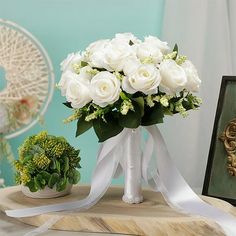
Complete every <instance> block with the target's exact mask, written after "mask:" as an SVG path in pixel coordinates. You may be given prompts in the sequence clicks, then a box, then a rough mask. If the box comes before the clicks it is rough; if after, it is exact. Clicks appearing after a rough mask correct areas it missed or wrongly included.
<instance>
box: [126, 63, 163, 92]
mask: <svg viewBox="0 0 236 236" xmlns="http://www.w3.org/2000/svg"><path fill="white" fill-rule="evenodd" d="M160 81H161V76H160V72H159V70H158V69H157V68H156V67H155V66H154V65H152V64H144V65H141V66H139V67H138V69H137V70H136V71H135V72H134V73H133V74H132V75H130V76H127V77H125V78H123V80H122V88H123V90H124V91H126V92H127V93H130V94H133V93H136V92H137V91H140V92H143V93H144V94H147V95H148V94H155V93H157V87H158V85H159V84H160Z"/></svg>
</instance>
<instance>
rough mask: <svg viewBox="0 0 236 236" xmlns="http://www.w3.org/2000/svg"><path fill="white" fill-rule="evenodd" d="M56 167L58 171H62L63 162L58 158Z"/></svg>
mask: <svg viewBox="0 0 236 236" xmlns="http://www.w3.org/2000/svg"><path fill="white" fill-rule="evenodd" d="M56 169H57V171H58V173H60V172H61V163H60V162H59V161H58V160H56Z"/></svg>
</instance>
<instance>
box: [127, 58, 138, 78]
mask: <svg viewBox="0 0 236 236" xmlns="http://www.w3.org/2000/svg"><path fill="white" fill-rule="evenodd" d="M141 65H142V64H141V62H140V60H138V58H137V57H132V58H131V57H130V58H128V59H127V60H126V61H125V63H124V66H123V72H124V74H125V75H128V76H129V75H131V74H133V73H134V72H135V71H136V70H137V69H138V67H139V66H141Z"/></svg>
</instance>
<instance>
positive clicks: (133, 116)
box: [119, 101, 141, 129]
mask: <svg viewBox="0 0 236 236" xmlns="http://www.w3.org/2000/svg"><path fill="white" fill-rule="evenodd" d="M132 104H133V106H134V111H131V110H129V111H128V113H127V114H126V115H122V114H120V116H119V125H120V126H122V127H125V128H132V129H134V128H137V127H139V126H140V124H141V110H140V107H139V105H138V103H137V102H134V101H133V102H132Z"/></svg>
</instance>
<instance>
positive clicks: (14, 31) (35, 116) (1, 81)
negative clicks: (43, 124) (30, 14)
mask: <svg viewBox="0 0 236 236" xmlns="http://www.w3.org/2000/svg"><path fill="white" fill-rule="evenodd" d="M0 69H1V74H0V120H1V125H0V134H1V135H3V136H4V137H5V138H12V137H15V136H17V135H19V134H21V133H23V132H24V131H26V130H28V129H29V128H31V127H32V126H33V125H34V124H35V123H37V121H38V120H39V119H40V117H41V116H42V115H43V114H44V113H45V111H46V109H47V107H48V104H49V102H50V100H51V97H52V93H53V89H54V73H53V67H52V63H51V61H50V59H49V57H48V55H47V52H46V51H45V49H44V48H43V47H42V45H41V44H40V43H39V42H38V40H37V39H36V38H35V37H34V36H32V35H31V34H30V33H29V32H28V31H26V30H25V29H23V28H22V27H20V26H18V25H16V24H15V23H13V22H9V21H6V20H2V19H0ZM3 77H5V78H3Z"/></svg>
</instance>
